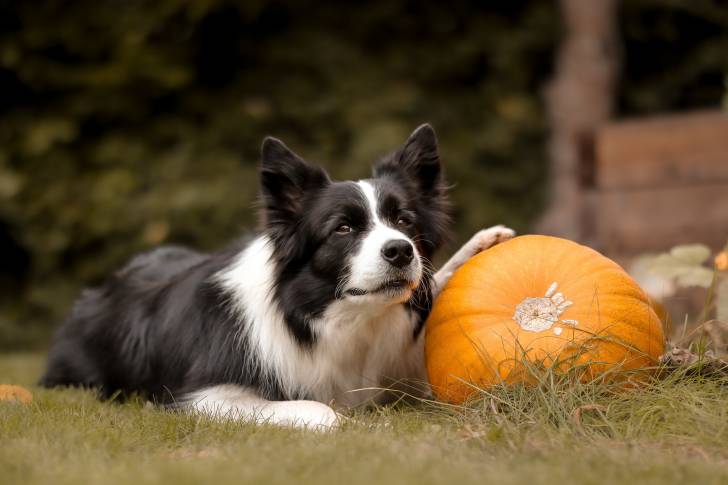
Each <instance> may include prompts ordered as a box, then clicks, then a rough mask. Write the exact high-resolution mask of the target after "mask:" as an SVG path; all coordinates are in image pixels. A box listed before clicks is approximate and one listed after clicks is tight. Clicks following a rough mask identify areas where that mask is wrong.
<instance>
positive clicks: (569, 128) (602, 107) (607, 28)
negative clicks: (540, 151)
mask: <svg viewBox="0 0 728 485" xmlns="http://www.w3.org/2000/svg"><path fill="white" fill-rule="evenodd" d="M559 3H560V6H561V11H562V16H563V19H564V26H565V30H566V35H565V36H564V39H563V41H562V43H561V46H560V47H559V51H558V55H557V59H556V72H555V74H554V78H553V79H552V80H551V81H550V83H549V84H548V86H547V89H546V104H547V108H548V113H549V121H550V125H551V138H550V143H549V159H550V160H549V161H550V180H549V190H548V192H549V197H548V207H547V208H546V210H545V211H544V213H543V214H542V216H541V219H540V220H539V221H538V222H537V224H536V227H535V228H534V229H535V232H539V233H544V234H552V235H555V236H561V237H566V238H569V239H574V240H577V241H581V242H583V243H585V244H588V245H590V246H592V247H594V248H597V249H599V250H601V251H602V252H604V253H606V254H608V255H609V256H611V257H613V258H616V259H618V260H622V261H626V260H627V259H629V258H630V257H631V256H634V255H638V254H643V253H647V252H655V251H663V250H666V249H669V248H671V247H672V246H674V245H676V244H681V243H696V242H701V243H705V244H708V245H710V246H711V247H713V248H714V249H719V248H721V247H722V246H723V245H724V244H725V243H726V238H728V114H725V113H722V112H720V111H717V110H716V111H702V112H695V113H683V114H674V115H660V116H654V117H649V118H645V119H637V120H626V121H616V122H615V121H611V120H612V117H613V110H614V99H615V93H616V89H617V79H618V76H619V69H620V49H619V32H618V26H617V20H616V12H617V7H618V1H617V0H593V1H589V2H586V1H583V0H560V2H559Z"/></svg>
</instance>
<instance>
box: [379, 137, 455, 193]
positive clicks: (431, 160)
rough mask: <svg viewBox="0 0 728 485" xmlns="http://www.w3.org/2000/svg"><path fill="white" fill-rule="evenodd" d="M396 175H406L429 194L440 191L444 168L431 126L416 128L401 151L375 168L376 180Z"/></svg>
mask: <svg viewBox="0 0 728 485" xmlns="http://www.w3.org/2000/svg"><path fill="white" fill-rule="evenodd" d="M393 172H404V173H405V174H406V175H407V176H408V177H409V178H410V179H411V180H414V181H415V182H416V183H417V185H418V188H419V189H420V190H421V191H423V192H424V193H426V194H431V193H434V192H438V191H439V190H440V186H441V185H442V168H441V166H440V155H439V154H438V151H437V135H435V130H433V129H432V126H430V125H429V124H427V123H425V124H424V125H420V126H419V127H417V129H416V130H415V131H413V132H412V134H411V135H410V136H409V138H408V139H407V141H406V142H405V144H404V145H403V146H402V148H400V149H399V150H397V151H396V152H395V153H394V154H392V156H390V157H387V158H386V159H384V160H382V161H381V162H379V163H378V164H376V165H375V166H374V176H375V177H380V176H382V175H385V174H387V173H393Z"/></svg>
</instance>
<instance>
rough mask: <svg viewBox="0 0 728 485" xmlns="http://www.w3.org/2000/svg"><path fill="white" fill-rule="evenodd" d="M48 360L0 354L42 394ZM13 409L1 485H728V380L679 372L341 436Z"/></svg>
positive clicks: (55, 401) (64, 408) (533, 394)
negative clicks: (630, 385) (642, 383)
mask: <svg viewBox="0 0 728 485" xmlns="http://www.w3.org/2000/svg"><path fill="white" fill-rule="evenodd" d="M42 365H43V355H41V354H6V355H0V383H3V382H4V383H14V384H21V385H26V386H32V385H33V382H34V381H35V380H36V379H37V377H38V376H39V374H40V372H41V368H42ZM31 389H32V390H33V392H34V395H35V399H34V401H33V403H31V404H30V405H26V406H23V405H20V404H14V403H13V404H11V403H0V477H2V478H0V482H2V483H3V484H6V485H10V484H15V483H22V484H36V483H43V484H45V483H54V484H64V483H74V484H76V483H89V484H90V483H103V484H129V483H133V484H135V485H140V484H145V483H182V484H184V483H199V482H206V483H207V482H209V483H216V484H225V483H248V482H249V483H266V484H274V483H290V482H292V481H295V482H297V483H316V484H327V483H336V484H344V485H355V484H359V483H362V484H364V483H366V484H372V483H376V484H386V483H417V484H428V483H448V484H467V483H488V482H491V483H498V484H510V483H527V484H529V485H538V484H550V483H558V484H572V483H585V484H590V483H595V484H596V483H599V484H601V483H620V484H625V483H643V484H652V483H654V484H660V485H665V484H670V483H680V484H685V483H701V484H709V483H716V484H718V483H722V484H725V483H728V379H727V378H722V379H706V378H702V377H700V376H690V377H688V376H684V375H673V376H671V377H668V378H667V379H664V380H661V381H659V382H655V383H653V384H650V385H647V386H646V387H643V388H642V389H639V390H624V389H623V388H621V389H619V390H617V388H616V387H615V386H610V385H606V384H595V383H592V384H578V383H574V382H559V381H558V380H556V379H553V376H546V378H545V379H544V380H543V382H542V383H541V385H538V386H531V387H511V388H506V387H498V388H495V389H492V390H490V391H488V392H484V393H483V394H482V396H480V398H479V399H477V400H475V401H474V402H472V403H471V404H470V405H469V406H467V407H448V406H444V405H441V404H435V403H420V404H417V405H404V404H401V405H398V406H393V407H387V408H378V409H373V410H368V411H359V412H357V413H356V414H355V415H354V416H353V418H354V419H353V420H352V422H349V423H347V424H345V425H344V427H343V428H342V429H341V430H339V431H335V432H329V433H313V432H306V431H300V430H290V429H278V428H274V427H270V426H251V425H246V424H241V423H223V422H216V421H213V420H208V419H203V418H198V417H194V416H189V415H183V414H176V413H172V412H166V411H163V410H160V409H156V408H154V407H151V406H149V405H146V404H145V403H144V402H143V401H141V400H137V401H132V402H128V403H125V404H114V403H102V402H99V401H97V400H96V399H95V397H94V395H93V393H92V392H88V391H80V390H53V391H48V390H42V389H37V388H33V387H31Z"/></svg>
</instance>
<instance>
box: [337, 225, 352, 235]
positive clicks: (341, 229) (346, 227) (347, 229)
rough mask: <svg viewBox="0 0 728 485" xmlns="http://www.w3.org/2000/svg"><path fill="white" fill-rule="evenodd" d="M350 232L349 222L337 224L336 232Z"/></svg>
mask: <svg viewBox="0 0 728 485" xmlns="http://www.w3.org/2000/svg"><path fill="white" fill-rule="evenodd" d="M350 232H351V226H350V225H349V224H339V225H338V227H337V228H336V234H349V233H350Z"/></svg>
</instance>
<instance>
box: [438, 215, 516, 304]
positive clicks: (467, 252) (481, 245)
mask: <svg viewBox="0 0 728 485" xmlns="http://www.w3.org/2000/svg"><path fill="white" fill-rule="evenodd" d="M515 235H516V233H515V231H513V229H509V228H507V227H505V226H493V227H491V228H488V229H483V230H482V231H478V232H477V233H476V234H475V235H474V236H473V237H471V238H470V240H469V241H468V242H466V243H465V244H463V247H461V248H460V249H459V250H458V252H456V253H455V254H454V255H453V256H452V257H451V258H450V259H449V260H448V261H447V263H445V265H444V266H443V267H442V268H440V271H438V272H437V273H435V276H434V280H435V281H434V283H435V284H434V288H433V292H432V293H433V295H432V296H433V297H436V296H437V295H439V294H440V291H441V290H442V288H443V287H444V286H445V285H446V284H447V282H448V281H450V277H452V275H453V273H455V271H457V270H458V268H460V266H462V265H463V264H465V262H466V261H467V260H469V259H470V258H472V257H473V256H475V255H476V254H478V253H479V252H481V251H485V250H486V249H488V248H490V247H492V246H495V245H496V244H498V243H501V242H503V241H507V240H508V239H510V238H512V237H513V236H515Z"/></svg>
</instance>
